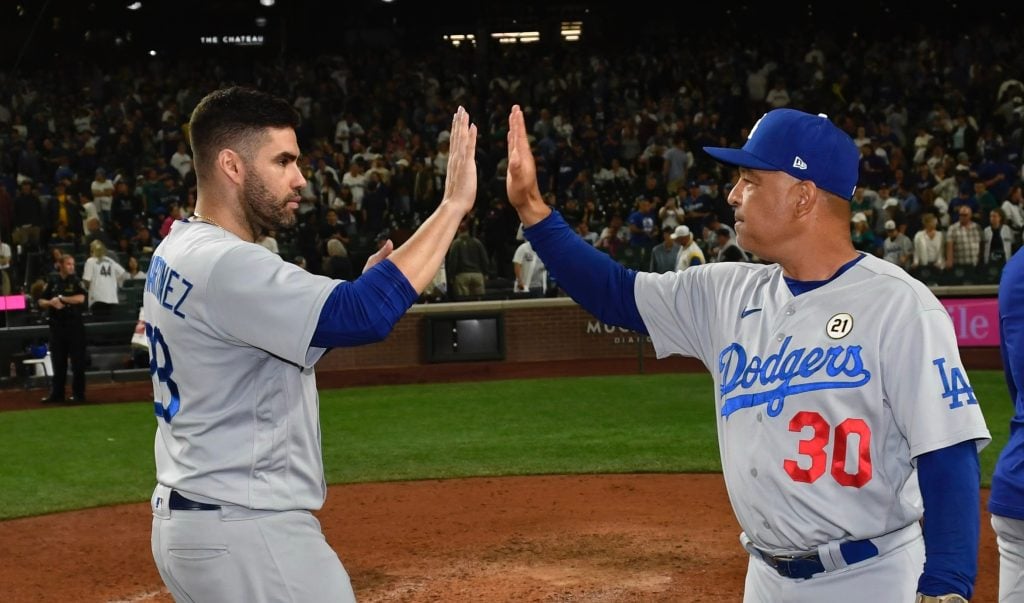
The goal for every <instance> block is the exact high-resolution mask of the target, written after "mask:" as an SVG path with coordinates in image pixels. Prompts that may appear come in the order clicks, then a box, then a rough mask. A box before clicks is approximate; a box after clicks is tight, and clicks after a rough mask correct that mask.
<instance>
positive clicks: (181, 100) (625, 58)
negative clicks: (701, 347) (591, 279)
mask: <svg viewBox="0 0 1024 603" xmlns="http://www.w3.org/2000/svg"><path fill="white" fill-rule="evenodd" d="M962 34H963V35H946V34H944V33H939V32H930V31H927V30H921V31H919V32H918V33H917V34H916V35H907V36H898V37H897V36H890V37H883V36H879V37H877V38H876V39H871V38H868V37H867V36H846V37H843V38H833V37H828V36H825V35H821V36H818V37H816V38H805V37H800V36H796V37H793V38H791V39H789V40H783V41H777V40H771V41H769V40H766V41H758V40H752V39H750V38H744V39H742V40H730V39H727V38H722V37H712V36H707V37H699V36H698V37H695V38H693V39H690V40H680V41H678V42H676V43H675V44H671V45H662V46H658V45H653V44H652V45H651V46H649V47H648V46H644V45H642V44H641V45H637V46H634V47H632V48H631V49H629V50H628V51H627V50H616V51H614V52H610V51H605V52H602V51H599V50H595V49H591V48H588V47H586V46H571V45H567V46H561V47H557V48H555V47H552V46H550V45H548V46H544V47H540V46H530V45H509V46H504V45H503V46H500V47H495V48H491V49H489V51H488V52H487V53H478V52H477V51H475V50H474V49H473V48H472V47H471V46H468V45H463V46H462V47H460V48H452V47H449V46H443V45H441V42H440V41H439V46H438V47H437V48H436V49H435V50H434V51H433V52H426V53H424V52H418V53H415V54H412V53H403V52H401V51H398V50H392V51H387V52H382V51H378V50H372V51H371V50H362V51H360V50H355V51H352V52H346V53H345V55H344V56H334V55H325V56H320V57H316V58H305V59H299V58H290V59H281V60H278V61H252V62H240V61H227V60H218V59H206V60H201V61H200V60H196V61H184V60H183V61H176V62H174V63H173V64H172V63H162V62H160V61H158V60H157V59H151V60H147V61H145V62H140V63H138V64H120V65H106V66H101V65H95V64H88V63H85V62H83V63H80V64H69V65H64V66H62V67H61V68H59V69H57V68H54V69H51V70H39V71H36V72H33V73H22V74H17V75H14V74H9V73H8V74H3V73H0V243H2V244H0V274H3V280H2V281H0V285H2V286H3V287H4V291H5V292H9V291H25V292H30V290H31V288H32V286H33V283H37V282H38V281H39V279H41V278H44V277H45V275H46V273H47V272H48V271H49V270H50V268H51V266H50V264H51V258H53V257H56V256H53V255H52V254H54V253H59V252H60V251H69V252H71V253H74V254H76V255H78V256H79V257H80V258H81V259H84V258H85V257H86V256H88V255H89V249H90V246H91V245H92V244H93V242H95V241H99V242H101V243H102V245H103V246H104V247H105V249H106V250H107V252H106V255H107V256H108V257H109V258H110V259H111V260H113V261H115V262H117V263H118V264H120V265H121V266H123V267H125V268H127V269H128V272H129V273H131V274H132V275H133V276H134V275H138V274H139V273H140V272H144V271H145V269H146V266H147V264H148V259H149V257H150V255H151V254H152V252H153V249H154V248H155V247H156V245H157V244H158V243H159V242H160V240H161V239H162V238H163V237H165V236H167V233H168V232H169V230H170V228H171V226H172V224H173V223H174V221H175V220H180V219H183V218H187V217H188V216H190V215H191V212H192V210H193V207H194V202H195V197H196V188H195V176H194V173H193V171H192V164H191V154H190V149H189V146H188V137H187V123H188V118H189V115H190V112H191V110H192V108H193V107H194V106H195V105H196V103H197V102H198V101H199V99H200V98H202V96H203V95H204V94H206V93H207V92H209V91H211V90H213V89H215V88H218V87H221V86H224V85H229V84H246V85H254V86H257V87H259V88H261V89H264V90H268V91H272V92H274V93H277V94H280V95H283V96H285V97H286V98H288V99H290V100H291V101H292V102H293V104H294V107H295V108H296V110H297V111H298V112H299V114H300V115H301V118H302V125H301V127H300V128H299V131H298V135H299V141H300V147H301V149H302V151H303V155H302V157H301V159H300V165H301V167H302V170H303V173H304V175H305V177H306V180H307V185H306V187H305V189H304V190H303V191H302V202H301V204H300V207H299V209H298V221H297V225H296V227H294V228H292V229H289V230H288V231H284V232H271V233H267V234H266V235H265V236H263V237H262V238H261V240H260V241H258V242H259V243H260V244H262V245H265V246H266V247H267V248H268V249H270V250H271V251H272V252H275V253H279V254H280V255H281V256H282V257H283V258H284V259H286V260H287V261H293V262H296V263H299V264H301V265H303V266H304V267H305V268H306V269H308V270H310V271H312V272H316V273H320V274H325V275H328V276H331V277H333V278H344V279H351V278H355V277H356V276H357V275H358V274H359V271H360V269H361V267H362V264H363V261H364V260H365V258H366V257H367V256H368V255H369V254H370V253H372V251H373V250H374V249H375V248H376V246H377V245H379V244H380V243H381V242H382V241H383V240H385V239H386V238H391V239H392V240H393V241H394V243H395V244H396V245H400V244H401V243H402V242H403V241H404V240H405V239H406V238H407V237H408V236H409V234H410V233H411V232H413V231H414V230H415V228H416V227H417V225H418V224H419V222H420V220H421V219H423V218H425V217H426V216H427V215H429V213H430V212H431V211H432V210H433V208H434V207H435V206H436V205H437V203H438V202H439V200H440V197H441V195H442V193H443V190H444V181H443V180H444V174H445V171H446V162H447V158H448V140H447V138H448V132H447V128H448V125H449V123H450V121H451V119H450V116H451V114H452V113H453V112H454V110H455V108H456V107H457V106H458V105H460V104H461V105H463V106H465V107H467V109H468V111H469V112H470V115H471V116H472V119H473V121H474V122H475V123H477V124H478V126H479V128H480V140H479V142H478V147H477V153H478V156H477V163H478V166H479V187H478V189H479V198H478V201H477V204H476V209H475V212H474V214H473V215H472V216H471V217H470V219H469V220H468V222H467V224H466V227H465V229H464V231H463V232H461V233H460V237H462V238H472V239H473V240H476V241H478V242H479V243H480V245H476V244H473V245H469V246H467V245H466V244H464V243H459V244H457V245H456V246H455V247H456V248H458V249H459V250H460V251H459V252H458V255H457V257H450V258H449V262H448V264H449V266H448V269H447V271H444V272H441V273H439V275H438V277H437V279H435V283H434V285H433V286H432V287H431V288H430V290H429V291H428V294H425V299H427V298H429V299H431V300H433V299H461V298H467V297H471V298H480V297H482V296H486V295H488V294H495V293H497V294H504V293H510V292H513V291H514V290H517V288H519V289H518V290H522V289H521V287H520V285H521V284H520V283H518V276H517V275H518V274H519V269H517V266H520V265H521V262H519V263H517V262H516V261H515V257H514V256H516V255H517V251H519V249H520V248H521V247H522V245H523V241H521V240H518V239H517V236H516V234H517V228H518V222H517V221H516V219H515V214H514V213H513V212H512V211H511V210H510V208H509V207H508V204H507V203H506V202H505V192H504V189H505V183H504V178H505V169H506V160H505V155H506V149H505V137H506V131H507V116H508V112H509V108H510V106H511V105H512V104H513V103H518V104H520V105H522V106H523V107H524V109H525V111H526V114H527V118H528V127H529V129H530V132H531V143H532V145H533V148H534V153H535V154H536V156H537V158H538V166H537V167H538V176H539V179H540V188H541V192H542V193H543V194H544V196H545V199H547V201H548V203H550V204H551V205H552V206H553V207H555V208H557V209H558V210H559V211H560V212H561V213H562V214H563V215H564V216H565V217H566V219H567V220H568V221H569V222H570V223H571V224H573V225H575V226H576V228H577V231H578V232H579V234H580V236H582V237H584V238H586V239H588V240H589V241H591V242H592V243H593V244H594V246H595V248H597V249H599V250H602V251H604V252H607V253H609V254H610V255H611V256H612V257H614V258H616V259H617V260H619V261H621V262H623V263H624V264H626V265H628V266H630V267H632V268H635V269H638V270H659V271H664V270H671V269H679V268H685V267H686V266H688V265H691V264H692V263H700V262H703V261H720V260H721V261H727V260H752V261H758V258H751V257H748V256H747V255H746V254H745V253H744V252H743V251H742V250H740V249H739V248H738V247H736V245H735V240H734V233H733V231H732V229H731V225H732V224H733V213H732V210H731V208H730V207H729V204H728V203H727V201H726V199H727V196H728V191H729V189H730V187H731V186H732V183H733V179H734V178H735V174H734V173H733V172H732V171H731V170H729V169H728V168H726V167H723V166H721V165H719V164H717V163H716V162H714V161H713V160H712V159H711V158H710V157H709V156H707V155H706V154H705V153H703V152H702V151H701V147H702V146H705V145H715V146H739V145H741V144H742V143H743V141H744V140H745V138H746V135H747V131H746V130H745V129H744V128H746V127H747V126H748V125H749V124H751V123H754V121H756V119H757V118H758V117H759V116H760V115H761V114H763V113H764V112H765V111H767V110H769V109H772V108H775V107H793V108H799V109H803V110H808V111H812V112H821V113H825V114H827V115H828V116H829V118H830V119H832V120H834V121H835V122H836V123H837V124H839V125H840V126H841V127H842V128H843V129H844V130H845V131H847V132H848V133H849V134H850V136H851V138H853V140H854V141H855V142H856V144H857V145H858V147H859V148H860V150H861V153H862V159H861V182H860V186H858V188H857V190H856V193H855V194H854V195H853V199H852V201H851V204H852V209H853V211H852V216H853V219H852V221H851V238H852V240H853V242H854V244H855V245H856V247H857V248H858V249H861V250H863V251H865V252H867V253H873V254H877V255H879V256H882V257H884V258H885V259H887V260H889V261H892V262H894V263H896V264H899V265H901V266H903V267H904V268H906V269H907V270H908V271H911V273H912V274H915V275H918V276H919V277H920V278H922V280H925V281H927V282H929V283H932V284H935V283H942V284H963V283H980V282H996V281H997V280H998V275H999V268H1000V267H1001V265H1002V263H1004V262H1005V261H1006V260H1007V259H1008V257H1009V256H1010V255H1011V254H1012V253H1013V252H1014V251H1016V249H1017V248H1018V247H1019V246H1020V244H1021V230H1022V228H1024V193H1022V187H1021V184H1022V183H1021V161H1022V153H1021V148H1022V134H1024V127H1022V126H1024V118H1022V116H1024V83H1022V81H1021V79H1018V78H1022V77H1024V76H1022V73H1024V55H1022V54H1021V53H1016V52H1013V49H1012V45H1011V43H1012V40H1010V39H1009V37H1007V36H997V35H986V32H985V31H983V30H981V31H964V32H962ZM470 249H471V250H472V252H471V253H470V252H469V251H466V250H470ZM4 250H7V251H4ZM697 252H699V259H695V258H698V253H697ZM5 254H6V255H7V256H9V257H8V258H5V257H4V255H5ZM519 255H520V257H521V260H522V257H524V256H523V254H522V253H520V254H519ZM684 255H685V258H686V259H685V260H681V259H680V258H681V257H683V256H684ZM529 261H531V262H532V261H533V259H532V258H529ZM84 264H85V262H84V261H80V262H79V265H80V266H82V265H84ZM467 271H469V272H472V273H474V276H473V277H472V278H468V277H462V276H460V274H462V273H464V272H467ZM531 273H532V271H531ZM476 274H479V275H480V276H479V278H478V277H477V276H475V275H476ZM480 280H482V286H480V287H478V286H477V284H479V283H478V281H480ZM470 282H473V283H475V284H474V285H473V286H472V288H469V286H468V285H465V283H470ZM545 285H546V283H545ZM537 290H538V287H534V288H533V291H534V294H536V291H537ZM539 290H540V291H546V294H548V295H551V294H555V292H556V291H557V287H547V286H544V287H539ZM108 299H109V298H108Z"/></svg>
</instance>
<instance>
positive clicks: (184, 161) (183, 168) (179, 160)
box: [171, 141, 192, 178]
mask: <svg viewBox="0 0 1024 603" xmlns="http://www.w3.org/2000/svg"><path fill="white" fill-rule="evenodd" d="M171 167H173V168H174V169H175V170H177V171H178V173H179V174H181V177H182V178H185V177H186V176H188V174H189V172H191V171H192V156H191V155H189V154H188V147H187V146H186V145H185V142H184V141H181V142H178V147H177V150H175V151H174V154H173V155H171Z"/></svg>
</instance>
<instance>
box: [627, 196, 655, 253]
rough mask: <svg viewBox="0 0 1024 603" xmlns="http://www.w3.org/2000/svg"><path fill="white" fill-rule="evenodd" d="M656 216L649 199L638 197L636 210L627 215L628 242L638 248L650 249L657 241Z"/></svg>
mask: <svg viewBox="0 0 1024 603" xmlns="http://www.w3.org/2000/svg"><path fill="white" fill-rule="evenodd" d="M657 235H658V229H657V216H656V214H655V212H654V209H653V207H652V205H651V200H650V199H648V198H646V197H640V198H639V199H637V202H636V211H634V212H633V213H631V214H630V215H629V244H630V245H631V246H632V247H635V248H638V249H650V248H651V247H653V246H654V245H655V243H657V239H656V237H657Z"/></svg>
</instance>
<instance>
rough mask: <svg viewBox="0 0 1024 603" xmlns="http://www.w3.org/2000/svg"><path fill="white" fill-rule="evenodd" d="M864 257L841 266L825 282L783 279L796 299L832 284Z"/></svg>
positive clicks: (860, 255) (858, 256)
mask: <svg viewBox="0 0 1024 603" xmlns="http://www.w3.org/2000/svg"><path fill="white" fill-rule="evenodd" d="M863 257H864V255H863V254H860V253H858V254H857V257H855V258H853V259H852V260H850V261H849V262H846V263H845V264H843V265H842V266H840V267H839V270H836V273H835V274H833V275H832V276H830V277H828V278H827V279H825V280H823V281H798V280H796V279H795V278H789V277H788V276H783V277H782V278H784V279H785V280H786V285H787V286H788V287H789V292H790V293H792V294H793V297H796V296H798V295H800V294H802V293H807V292H809V291H814V290H815V289H817V288H818V287H822V286H825V285H827V284H829V283H831V282H832V281H834V280H836V279H837V278H839V277H840V276H842V275H843V273H844V272H846V271H847V270H849V269H850V268H853V265H854V264H856V263H857V262H859V261H861V259H862V258H863Z"/></svg>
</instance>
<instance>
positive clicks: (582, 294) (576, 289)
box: [523, 210, 647, 335]
mask: <svg viewBox="0 0 1024 603" xmlns="http://www.w3.org/2000/svg"><path fill="white" fill-rule="evenodd" d="M523 234H524V235H525V236H526V240H527V241H529V242H530V244H531V245H533V250H534V251H536V252H537V255H539V256H540V259H541V260H542V261H543V262H544V265H545V266H547V268H548V274H550V275H551V278H553V279H554V280H555V282H557V283H558V286H559V287H561V288H563V289H565V291H566V292H567V293H568V294H569V295H570V296H571V297H572V298H573V299H574V300H576V303H578V304H579V305H581V306H583V308H584V309H585V310H587V311H588V312H590V313H591V314H593V315H594V316H595V317H597V318H598V319H599V320H601V321H602V322H604V323H605V324H609V325H615V326H617V327H625V328H627V329H632V330H634V331H637V332H640V333H643V334H645V335H646V334H647V327H645V326H644V321H643V318H641V317H640V310H639V309H637V307H636V295H635V294H634V292H633V287H634V285H635V284H636V272H635V271H633V270H629V269H627V268H626V267H625V266H623V265H622V264H619V263H617V262H615V260H613V259H611V258H610V257H608V255H607V254H604V253H601V252H600V251H598V250H596V249H594V247H593V246H592V245H590V244H589V243H587V242H586V241H584V240H583V238H582V237H580V236H579V235H578V234H576V232H575V231H573V229H571V228H569V225H568V224H566V223H565V220H564V219H563V218H562V215H561V214H559V213H558V212H557V211H554V210H552V211H551V215H550V216H548V217H546V218H544V219H543V220H541V221H540V222H537V223H536V224H534V225H533V226H530V227H529V228H524V229H523Z"/></svg>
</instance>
